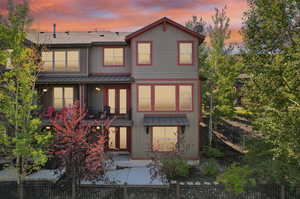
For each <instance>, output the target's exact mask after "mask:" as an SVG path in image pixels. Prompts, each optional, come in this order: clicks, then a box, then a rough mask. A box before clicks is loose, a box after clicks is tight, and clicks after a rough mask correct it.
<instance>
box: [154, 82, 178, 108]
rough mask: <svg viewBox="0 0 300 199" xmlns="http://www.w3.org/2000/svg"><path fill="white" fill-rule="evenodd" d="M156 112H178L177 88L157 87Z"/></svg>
mask: <svg viewBox="0 0 300 199" xmlns="http://www.w3.org/2000/svg"><path fill="white" fill-rule="evenodd" d="M154 96H155V105H154V109H155V110H156V111H175V110H176V86H155V95H154Z"/></svg>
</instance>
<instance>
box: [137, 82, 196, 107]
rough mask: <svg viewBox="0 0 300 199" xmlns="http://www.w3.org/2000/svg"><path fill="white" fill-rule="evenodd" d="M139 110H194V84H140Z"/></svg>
mask: <svg viewBox="0 0 300 199" xmlns="http://www.w3.org/2000/svg"><path fill="white" fill-rule="evenodd" d="M138 111H146V112H150V111H154V112H155V111H156V112H164V111H167V112H168V111H171V112H174V111H178V112H189V111H193V85H191V84H182V85H180V84H174V85H138Z"/></svg>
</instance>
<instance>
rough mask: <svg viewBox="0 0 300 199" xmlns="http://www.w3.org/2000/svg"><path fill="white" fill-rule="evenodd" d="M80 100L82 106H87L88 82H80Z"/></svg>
mask: <svg viewBox="0 0 300 199" xmlns="http://www.w3.org/2000/svg"><path fill="white" fill-rule="evenodd" d="M79 102H80V107H86V106H87V104H86V84H79Z"/></svg>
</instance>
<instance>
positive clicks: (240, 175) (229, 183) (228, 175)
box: [217, 164, 256, 193]
mask: <svg viewBox="0 0 300 199" xmlns="http://www.w3.org/2000/svg"><path fill="white" fill-rule="evenodd" d="M252 173H253V172H252V170H251V168H250V167H249V166H237V165H236V164H232V165H231V166H230V167H229V168H228V169H227V170H226V171H225V172H224V173H222V174H221V175H219V176H218V177H217V181H218V182H221V183H223V184H224V185H225V189H226V190H227V191H233V192H236V193H243V192H244V191H245V187H246V186H247V185H252V186H254V185H255V184H256V182H255V179H254V178H251V175H252Z"/></svg>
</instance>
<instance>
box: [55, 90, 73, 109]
mask: <svg viewBox="0 0 300 199" xmlns="http://www.w3.org/2000/svg"><path fill="white" fill-rule="evenodd" d="M73 101H74V88H73V87H54V88H53V107H54V108H55V109H62V108H63V107H67V106H69V105H72V104H73Z"/></svg>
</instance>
